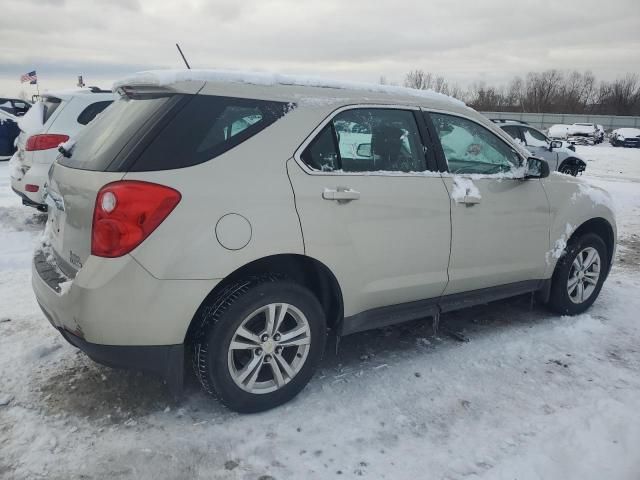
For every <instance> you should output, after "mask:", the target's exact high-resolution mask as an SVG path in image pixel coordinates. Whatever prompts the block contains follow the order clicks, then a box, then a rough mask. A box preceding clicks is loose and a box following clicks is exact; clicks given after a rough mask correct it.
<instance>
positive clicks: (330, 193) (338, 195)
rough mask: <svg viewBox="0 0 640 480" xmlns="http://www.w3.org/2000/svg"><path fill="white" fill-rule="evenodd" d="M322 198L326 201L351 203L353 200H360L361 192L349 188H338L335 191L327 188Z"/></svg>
mask: <svg viewBox="0 0 640 480" xmlns="http://www.w3.org/2000/svg"><path fill="white" fill-rule="evenodd" d="M322 198H324V199H325V200H334V201H337V202H340V203H342V202H350V201H352V200H358V199H359V198H360V192H358V191H356V190H352V189H351V188H348V187H337V188H336V189H335V190H334V189H331V188H325V189H324V192H322Z"/></svg>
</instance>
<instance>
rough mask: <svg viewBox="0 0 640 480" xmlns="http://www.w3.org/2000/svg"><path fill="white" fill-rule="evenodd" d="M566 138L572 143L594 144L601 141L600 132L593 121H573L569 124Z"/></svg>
mask: <svg viewBox="0 0 640 480" xmlns="http://www.w3.org/2000/svg"><path fill="white" fill-rule="evenodd" d="M603 138H604V137H603ZM567 140H568V141H569V142H571V143H573V144H574V145H595V144H596V143H600V141H601V139H600V133H599V131H598V129H597V128H596V126H595V124H593V123H574V124H573V125H571V126H569V130H568V131H567Z"/></svg>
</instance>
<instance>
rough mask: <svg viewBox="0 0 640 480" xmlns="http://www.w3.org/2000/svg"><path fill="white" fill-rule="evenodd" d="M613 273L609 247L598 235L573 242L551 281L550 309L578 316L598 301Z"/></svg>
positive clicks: (557, 266) (576, 239) (583, 237)
mask: <svg viewBox="0 0 640 480" xmlns="http://www.w3.org/2000/svg"><path fill="white" fill-rule="evenodd" d="M608 271H609V260H608V256H607V247H606V245H605V243H604V241H603V240H602V239H601V238H600V237H599V236H598V235H596V234H593V233H588V234H586V235H583V236H581V237H578V238H575V239H572V240H571V241H570V242H569V245H568V246H567V249H566V253H565V255H564V256H563V257H562V258H560V260H559V261H558V264H557V265H556V269H555V271H554V273H553V277H552V280H551V296H550V298H549V304H548V305H549V307H550V308H551V309H552V310H553V311H555V312H557V313H560V314H563V315H577V314H579V313H582V312H584V311H585V310H587V309H588V308H589V307H590V306H591V305H592V304H593V302H595V301H596V298H598V295H599V294H600V290H601V288H602V284H603V283H604V280H605V278H606V276H607V273H608Z"/></svg>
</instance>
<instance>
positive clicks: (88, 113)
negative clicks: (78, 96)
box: [78, 100, 113, 125]
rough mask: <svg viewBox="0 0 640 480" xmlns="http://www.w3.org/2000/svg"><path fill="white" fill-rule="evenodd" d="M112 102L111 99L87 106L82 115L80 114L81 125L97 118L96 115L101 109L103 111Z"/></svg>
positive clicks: (79, 121)
mask: <svg viewBox="0 0 640 480" xmlns="http://www.w3.org/2000/svg"><path fill="white" fill-rule="evenodd" d="M112 103H113V102H112V101H111V100H108V101H104V102H96V103H92V104H91V105H89V106H88V107H87V108H85V109H84V110H83V111H82V112H80V115H78V123H79V124H80V125H86V124H87V123H89V122H90V121H91V120H93V119H94V118H96V115H98V114H99V113H100V112H101V111H103V110H104V109H105V108H107V107H108V106H109V105H111V104H112Z"/></svg>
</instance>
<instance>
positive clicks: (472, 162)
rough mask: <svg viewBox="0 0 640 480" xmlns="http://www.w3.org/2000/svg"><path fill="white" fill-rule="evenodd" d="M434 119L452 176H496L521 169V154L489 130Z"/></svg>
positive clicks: (453, 119)
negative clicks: (519, 155) (514, 169)
mask: <svg viewBox="0 0 640 480" xmlns="http://www.w3.org/2000/svg"><path fill="white" fill-rule="evenodd" d="M430 117H431V120H432V121H433V123H434V125H435V129H436V132H437V133H438V137H439V138H440V144H441V145H442V150H443V152H444V156H445V158H446V160H447V164H448V165H449V171H450V172H452V173H479V174H494V173H501V172H508V171H510V170H511V169H512V168H514V167H517V166H519V165H520V158H519V157H518V154H517V153H516V152H515V151H514V150H513V149H512V148H511V147H510V146H509V145H507V144H506V143H505V142H503V141H502V140H501V139H500V138H498V137H497V136H496V135H494V134H493V133H491V132H490V131H489V130H488V129H486V128H485V127H483V126H481V125H479V124H477V123H475V122H472V121H471V120H467V119H466V118H462V117H456V116H454V115H446V114H441V113H431V114H430Z"/></svg>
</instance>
